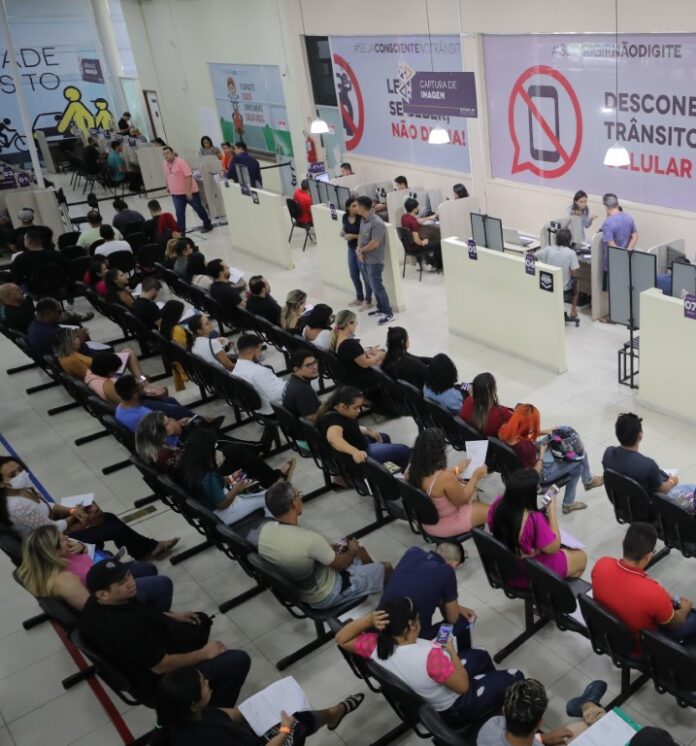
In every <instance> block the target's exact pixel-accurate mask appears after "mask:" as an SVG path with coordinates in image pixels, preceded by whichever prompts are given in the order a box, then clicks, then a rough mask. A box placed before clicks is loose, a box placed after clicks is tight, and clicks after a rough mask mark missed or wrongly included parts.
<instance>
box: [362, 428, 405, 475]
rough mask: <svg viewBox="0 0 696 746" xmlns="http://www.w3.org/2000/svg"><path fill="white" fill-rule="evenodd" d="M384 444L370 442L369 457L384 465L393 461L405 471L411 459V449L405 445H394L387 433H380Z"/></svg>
mask: <svg viewBox="0 0 696 746" xmlns="http://www.w3.org/2000/svg"><path fill="white" fill-rule="evenodd" d="M380 435H381V436H382V442H381V443H377V442H376V441H370V443H369V444H368V446H367V455H368V456H369V457H370V458H373V459H374V460H375V461H379V463H380V464H383V463H384V462H385V461H393V462H394V463H395V464H398V465H399V466H400V467H401V470H402V471H403V470H404V469H405V468H406V467H407V466H408V462H409V460H410V458H411V449H410V448H409V447H408V446H405V445H403V443H392V442H391V438H390V437H389V436H388V435H387V434H386V433H380Z"/></svg>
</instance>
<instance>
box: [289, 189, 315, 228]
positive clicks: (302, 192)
mask: <svg viewBox="0 0 696 746" xmlns="http://www.w3.org/2000/svg"><path fill="white" fill-rule="evenodd" d="M292 198H293V200H294V201H295V202H296V203H297V206H298V207H299V209H300V214H299V215H298V217H297V221H296V222H297V224H298V225H312V195H311V194H310V193H309V179H302V181H301V182H300V186H299V187H297V189H295V192H294V194H293V195H292Z"/></svg>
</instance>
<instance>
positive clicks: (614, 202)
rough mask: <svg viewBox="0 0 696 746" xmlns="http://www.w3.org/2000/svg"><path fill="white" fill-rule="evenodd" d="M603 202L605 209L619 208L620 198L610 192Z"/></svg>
mask: <svg viewBox="0 0 696 746" xmlns="http://www.w3.org/2000/svg"><path fill="white" fill-rule="evenodd" d="M602 202H603V203H604V206H605V207H609V208H612V207H618V206H619V198H618V197H617V196H616V195H615V194H612V193H611V192H608V193H607V194H605V195H604V197H603V199H602Z"/></svg>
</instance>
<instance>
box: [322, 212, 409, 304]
mask: <svg viewBox="0 0 696 746" xmlns="http://www.w3.org/2000/svg"><path fill="white" fill-rule="evenodd" d="M336 217H337V220H334V219H333V218H332V217H331V210H329V208H328V207H327V206H326V205H312V220H313V222H314V231H315V233H316V236H317V247H318V251H319V271H320V273H321V279H322V282H323V283H324V284H325V285H329V286H330V287H334V288H338V289H339V290H343V291H345V292H346V293H347V294H348V295H349V296H350V298H354V297H355V289H354V288H353V283H352V282H351V279H350V275H349V273H348V259H347V252H348V248H347V243H348V242H347V241H346V240H345V239H344V238H341V236H340V233H341V228H342V226H343V222H342V220H343V211H342V210H337V211H336ZM385 226H386V229H387V245H386V250H385V263H384V275H383V276H382V279H383V282H384V287H385V289H386V291H387V294H388V295H389V301H390V303H391V304H392V306H393V308H394V310H399V311H403V310H404V309H405V308H406V304H405V301H404V293H403V287H402V280H401V267H400V259H401V256H402V254H403V249H402V248H401V242H400V241H399V237H398V236H397V235H396V230H395V228H394V226H393V225H391V223H385Z"/></svg>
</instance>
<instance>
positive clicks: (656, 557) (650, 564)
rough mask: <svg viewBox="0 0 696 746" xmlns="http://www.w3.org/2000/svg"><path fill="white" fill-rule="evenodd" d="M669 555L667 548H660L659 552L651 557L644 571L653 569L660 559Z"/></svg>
mask: <svg viewBox="0 0 696 746" xmlns="http://www.w3.org/2000/svg"><path fill="white" fill-rule="evenodd" d="M669 553H670V548H669V547H667V546H664V547H662V549H660V551H659V552H658V553H657V554H654V555H653V558H652V559H651V560H650V562H648V565H647V567H646V568H645V569H646V570H649V569H650V568H651V567H654V566H655V565H656V564H657V563H658V562H659V561H660V560H661V559H664V558H665V557H666V556H667V555H668V554H669Z"/></svg>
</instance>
